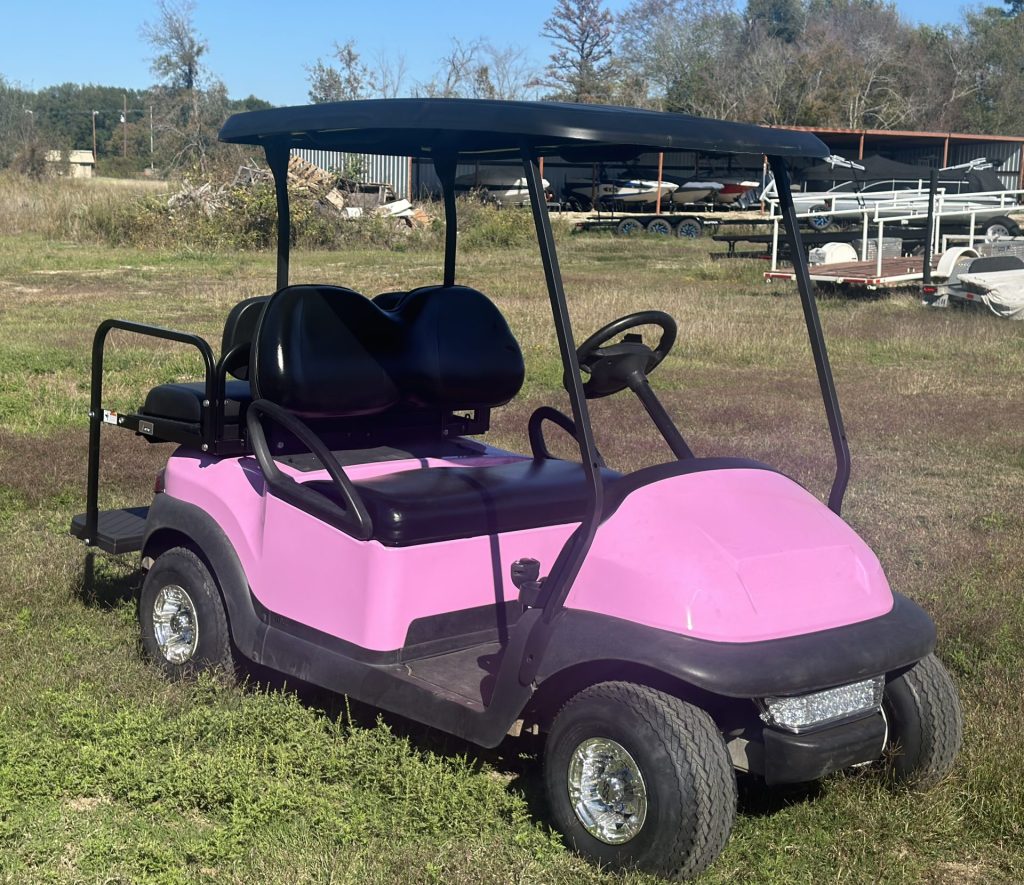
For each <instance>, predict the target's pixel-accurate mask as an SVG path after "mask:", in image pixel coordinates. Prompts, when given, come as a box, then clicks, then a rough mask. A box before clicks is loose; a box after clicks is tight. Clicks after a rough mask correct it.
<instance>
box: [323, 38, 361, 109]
mask: <svg viewBox="0 0 1024 885" xmlns="http://www.w3.org/2000/svg"><path fill="white" fill-rule="evenodd" d="M306 70H307V79H308V80H309V100H310V101H311V102H313V103H315V104H318V103H322V102H326V101H353V100H355V99H360V98H369V97H370V96H371V95H374V94H375V93H376V92H377V80H376V78H375V77H374V75H373V73H372V72H371V71H370V69H369V68H367V67H366V65H364V64H363V62H362V59H361V58H360V55H359V53H358V52H357V51H356V48H355V41H353V40H348V41H346V42H345V43H335V44H334V63H333V64H332V63H329V62H325V61H324V60H323V59H321V58H318V59H317V60H316V62H314V63H313V64H312V65H311V66H310V67H309V68H307V69H306Z"/></svg>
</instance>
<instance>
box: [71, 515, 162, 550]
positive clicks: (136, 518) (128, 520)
mask: <svg viewBox="0 0 1024 885" xmlns="http://www.w3.org/2000/svg"><path fill="white" fill-rule="evenodd" d="M148 514H149V508H148V507H127V508H125V509H123V510H101V511H100V513H99V519H98V521H97V523H96V537H95V538H89V537H87V535H86V529H85V523H86V519H85V514H84V513H79V514H78V515H77V516H75V517H74V518H72V520H71V534H72V535H74V536H75V537H76V538H80V539H81V540H83V541H85V542H86V543H88V544H94V545H95V546H97V547H99V548H100V550H105V551H106V552H107V553H134V552H135V551H136V550H141V549H142V538H143V535H144V533H145V529H146V516H147V515H148Z"/></svg>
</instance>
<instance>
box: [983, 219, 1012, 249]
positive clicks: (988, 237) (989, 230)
mask: <svg viewBox="0 0 1024 885" xmlns="http://www.w3.org/2000/svg"><path fill="white" fill-rule="evenodd" d="M982 231H983V232H984V234H985V242H986V243H991V242H992V241H993V240H999V239H1003V238H1006V237H1019V236H1020V225H1018V224H1017V222H1016V221H1014V220H1013V219H1011V218H1007V217H1006V216H1005V215H996V216H995V217H994V218H990V219H988V221H986V222H984V224H983V226H982Z"/></svg>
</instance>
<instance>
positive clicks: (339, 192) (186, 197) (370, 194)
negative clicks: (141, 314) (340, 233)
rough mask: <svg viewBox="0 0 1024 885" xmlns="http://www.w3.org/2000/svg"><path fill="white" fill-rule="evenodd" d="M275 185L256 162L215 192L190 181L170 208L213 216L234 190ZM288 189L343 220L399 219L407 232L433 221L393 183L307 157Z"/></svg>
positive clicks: (292, 168)
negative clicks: (331, 168) (335, 170)
mask: <svg viewBox="0 0 1024 885" xmlns="http://www.w3.org/2000/svg"><path fill="white" fill-rule="evenodd" d="M271 181H273V175H272V174H271V172H270V170H269V169H266V168H264V167H262V166H260V165H259V164H258V163H257V162H256V161H255V160H252V159H250V160H249V162H248V163H246V164H243V165H242V166H239V167H238V171H237V172H236V173H235V178H234V180H233V181H232V182H231V184H229V185H227V184H226V185H221V186H220V187H216V188H215V187H214V186H213V185H212V184H210V183H209V182H207V183H205V184H202V185H194V184H191V183H190V182H184V183H183V184H182V186H181V189H180V190H179V191H178V192H177V193H176V194H172V195H171V197H170V198H169V199H168V201H167V205H168V207H169V208H170V209H171V210H192V209H199V210H200V211H202V212H203V213H204V214H205V215H206V216H208V217H212V216H214V215H216V214H217V213H218V212H219V211H221V210H222V209H225V208H227V205H228V202H229V200H228V197H229V195H230V192H231V191H232V190H236V189H238V188H249V187H253V186H255V185H257V184H262V183H264V182H271ZM288 190H289V191H290V192H291V193H293V194H299V193H306V194H309V195H311V196H312V197H313V198H314V199H316V201H317V202H318V203H319V204H320V205H321V207H323V209H324V211H327V212H331V213H333V214H335V215H336V216H337V217H338V218H342V219H346V218H361V217H362V216H364V215H378V216H381V217H385V218H394V219H397V220H398V221H399V222H400V224H401V225H402V227H404V228H406V229H408V228H414V227H423V226H425V225H427V224H429V223H430V221H431V216H430V215H429V214H428V213H427V212H426V211H425V210H424V209H423V208H422V207H420V206H413V205H412V203H411V202H409V200H404V199H402V200H400V199H398V196H397V194H396V193H395V191H394V188H393V187H392V186H391V184H390V183H387V182H366V181H355V180H352V179H344V178H339V177H338V176H337V175H334V174H332V173H330V172H328V171H327V170H326V169H322V168H320V167H319V166H317V165H316V163H310V162H309V161H308V160H304V159H302V158H301V157H296V156H292V157H291V158H290V159H289V161H288Z"/></svg>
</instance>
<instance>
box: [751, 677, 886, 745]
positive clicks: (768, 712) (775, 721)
mask: <svg viewBox="0 0 1024 885" xmlns="http://www.w3.org/2000/svg"><path fill="white" fill-rule="evenodd" d="M884 688H885V677H884V676H875V677H873V678H872V679H865V680H864V681H863V682H854V683H852V684H851V685H840V686H839V687H838V688H829V689H826V690H825V691H816V692H814V693H813V694H803V695H797V696H796V697H789V698H762V699H761V700H760V701H759V702H758V703H759V706H760V707H761V711H762V712H761V718H762V719H763V720H764V721H765V722H767V723H768V724H769V725H776V726H778V727H779V728H785V729H787V730H788V731H793V732H800V731H806V730H807V729H808V728H819V727H821V726H822V725H828V724H829V723H831V722H837V721H838V720H840V719H847V718H849V717H851V716H856V715H857V714H858V713H868V712H871V711H872V710H877V709H878V708H879V706H880V705H881V703H882V691H883V689H884Z"/></svg>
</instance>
